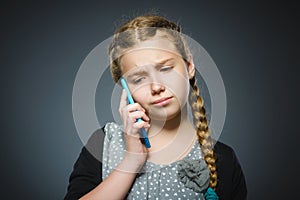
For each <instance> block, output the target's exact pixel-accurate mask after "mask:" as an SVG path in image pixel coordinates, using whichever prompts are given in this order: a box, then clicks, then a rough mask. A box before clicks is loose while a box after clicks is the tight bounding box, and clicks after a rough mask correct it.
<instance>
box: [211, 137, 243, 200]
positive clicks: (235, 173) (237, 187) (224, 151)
mask: <svg viewBox="0 0 300 200" xmlns="http://www.w3.org/2000/svg"><path fill="white" fill-rule="evenodd" d="M214 149H215V153H216V157H217V162H216V165H217V174H218V183H217V193H218V195H219V197H220V199H222V200H227V199H228V200H244V199H246V198H247V187H246V180H245V176H244V174H243V171H242V168H241V165H240V163H239V161H238V158H237V156H236V154H235V153H234V150H233V149H232V148H230V147H229V146H227V145H225V144H223V143H221V142H217V143H216V145H215V148H214Z"/></svg>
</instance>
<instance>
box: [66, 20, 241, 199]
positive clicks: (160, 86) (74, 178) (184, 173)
mask: <svg viewBox="0 0 300 200" xmlns="http://www.w3.org/2000/svg"><path fill="white" fill-rule="evenodd" d="M109 55H110V59H111V73H112V76H113V79H114V81H115V82H118V81H119V80H120V78H121V77H123V78H125V79H126V81H127V83H128V86H129V89H130V91H131V93H132V96H133V99H134V100H135V102H136V103H134V104H128V103H127V97H126V92H125V91H123V93H122V96H121V100H120V106H119V111H120V115H121V118H122V122H123V125H122V126H119V125H117V124H115V123H108V124H106V126H105V127H104V128H103V129H102V130H99V132H96V133H95V134H94V135H93V136H92V137H91V139H90V140H89V142H88V144H87V145H86V147H84V148H83V150H82V152H81V154H80V156H79V158H78V160H77V162H76V163H75V165H74V170H73V172H72V174H71V176H70V184H69V186H68V193H67V195H66V197H65V199H78V198H80V199H231V200H232V199H239V200H240V199H246V194H247V190H246V184H245V178H244V175H243V172H242V169H241V167H240V164H239V162H238V159H237V157H236V156H235V154H234V151H233V150H232V149H231V148H230V147H228V146H227V145H225V144H222V143H220V142H215V141H213V140H212V138H211V137H210V129H209V127H208V120H207V118H206V115H205V109H204V107H203V100H202V98H201V97H200V96H199V89H198V87H197V85H196V78H195V67H194V63H193V59H192V56H191V54H190V52H189V49H188V47H187V45H186V44H185V41H184V39H183V37H182V35H181V34H180V27H179V26H178V25H176V24H175V23H173V22H171V21H169V20H167V19H165V18H163V17H160V16H155V15H145V16H139V17H137V18H135V19H133V20H131V21H129V22H127V23H125V24H123V25H122V26H121V27H119V28H118V29H117V30H116V32H115V35H114V38H113V40H112V43H111V45H110V47H109ZM189 105H190V107H191V110H192V114H193V122H192V123H191V122H190V120H189V117H188V106H189ZM138 118H141V119H142V120H141V121H137V119H138ZM142 128H144V129H145V130H146V131H147V134H148V137H149V140H150V143H151V148H146V147H145V145H144V144H143V140H141V139H140V129H142ZM103 132H104V134H105V138H104V141H99V142H102V143H103V145H102V144H99V143H98V142H96V141H97V138H99V137H100V136H99V135H102V134H103ZM91 146H92V147H91ZM100 146H103V160H102V162H99V161H98V160H97V156H94V155H92V154H91V153H90V152H89V151H88V150H89V149H91V148H94V149H96V151H97V152H102V150H101V149H99V148H100Z"/></svg>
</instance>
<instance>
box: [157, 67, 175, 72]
mask: <svg viewBox="0 0 300 200" xmlns="http://www.w3.org/2000/svg"><path fill="white" fill-rule="evenodd" d="M172 68H173V66H163V67H162V68H160V70H159V71H161V72H168V71H170V70H171V69H172Z"/></svg>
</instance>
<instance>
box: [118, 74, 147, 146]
mask: <svg viewBox="0 0 300 200" xmlns="http://www.w3.org/2000/svg"><path fill="white" fill-rule="evenodd" d="M121 85H122V87H123V88H124V89H125V90H126V94H127V99H128V103H129V104H134V100H133V98H132V96H131V93H130V90H129V88H128V85H127V83H126V80H125V79H124V78H123V77H122V78H121ZM136 121H138V122H140V121H142V119H141V118H138V119H137V120H136ZM140 134H141V138H142V140H143V143H144V145H145V146H146V147H147V148H150V147H151V145H150V142H149V139H148V136H147V132H146V130H145V129H144V128H141V131H140Z"/></svg>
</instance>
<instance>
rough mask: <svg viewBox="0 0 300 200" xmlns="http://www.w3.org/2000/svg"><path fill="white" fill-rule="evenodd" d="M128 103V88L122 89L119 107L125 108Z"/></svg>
mask: <svg viewBox="0 0 300 200" xmlns="http://www.w3.org/2000/svg"><path fill="white" fill-rule="evenodd" d="M126 105H127V95H126V90H124V89H123V90H122V95H121V99H120V106H119V109H120V110H121V109H123V108H124V107H125V106H126Z"/></svg>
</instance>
